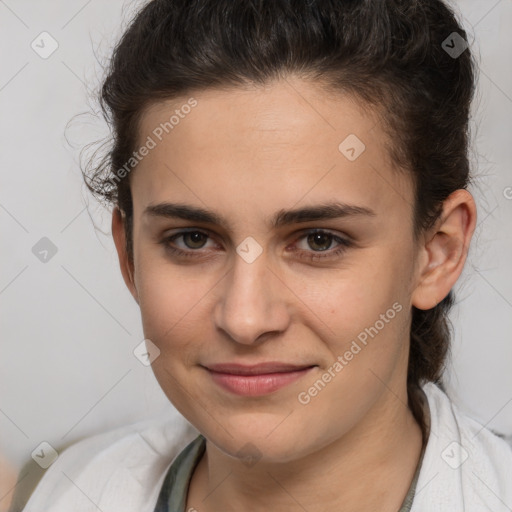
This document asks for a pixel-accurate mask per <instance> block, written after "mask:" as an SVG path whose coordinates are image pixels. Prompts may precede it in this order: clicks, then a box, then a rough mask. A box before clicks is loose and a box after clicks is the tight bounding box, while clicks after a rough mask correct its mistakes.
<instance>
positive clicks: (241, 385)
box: [205, 362, 317, 397]
mask: <svg viewBox="0 0 512 512" xmlns="http://www.w3.org/2000/svg"><path fill="white" fill-rule="evenodd" d="M316 367H317V365H302V364H299V365H297V364H289V363H279V362H265V363H259V364H255V365H251V366H248V365H242V364H235V363H222V364H212V365H209V366H208V367H205V369H206V370H207V371H208V373H209V375H210V378H211V379H212V381H213V382H214V383H215V384H217V385H218V386H219V387H220V388H221V389H223V390H224V391H228V392H230V393H231V394H235V395H239V396H246V397H256V396H262V395H267V394H269V393H273V392H276V391H278V390H279V389H281V388H284V387H286V386H288V385H290V384H292V383H293V382H295V381H297V380H299V379H301V378H303V377H305V376H306V375H307V374H308V373H309V372H310V371H312V370H313V368H316Z"/></svg>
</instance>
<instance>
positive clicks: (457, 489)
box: [412, 383, 512, 512]
mask: <svg viewBox="0 0 512 512" xmlns="http://www.w3.org/2000/svg"><path fill="white" fill-rule="evenodd" d="M422 388H423V391H424V392H425V394H426V396H427V399H428V405H429V410H430V416H431V432H430V435H429V440H428V444H427V448H426V451H425V456H424V461H423V464H422V467H421V470H420V476H419V479H418V483H417V497H418V499H417V500H416V498H415V502H414V505H416V502H417V503H418V504H419V505H423V506H425V505H427V504H428V506H429V509H428V510H431V511H433V512H434V511H438V510H439V511H444V510H465V511H467V512H472V511H480V510H495V511H496V512H498V511H501V510H503V511H504V510H510V509H509V508H507V507H505V506H504V503H507V505H508V506H510V505H512V447H511V446H510V445H509V444H508V443H507V442H506V441H505V440H504V439H502V438H501V437H499V436H497V435H496V434H494V433H493V432H491V431H490V430H489V429H487V428H486V427H485V426H484V425H481V424H480V423H479V422H477V421H476V420H474V419H473V418H471V417H469V416H467V415H466V414H464V413H463V412H462V410H461V409H460V408H459V407H458V406H457V405H456V404H455V403H453V402H452V401H451V400H450V398H449V397H448V396H447V394H446V393H445V392H444V391H443V390H441V389H440V388H439V387H438V386H436V385H435V384H433V383H428V384H425V385H424V386H423V387H422ZM448 505H449V507H448ZM446 507H448V508H446ZM450 507H451V508H450ZM415 510H421V507H420V508H417V509H416V508H412V511H415Z"/></svg>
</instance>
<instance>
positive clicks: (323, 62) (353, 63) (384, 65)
mask: <svg viewBox="0 0 512 512" xmlns="http://www.w3.org/2000/svg"><path fill="white" fill-rule="evenodd" d="M454 32H456V33H457V34H458V35H455V36H454V34H453V33H454ZM466 39H467V37H466V33H465V31H464V30H463V29H462V28H461V26H460V25H459V23H458V22H457V20H456V16H455V15H454V13H453V11H452V10H451V9H450V8H449V7H448V6H447V5H446V4H445V3H444V2H443V1H441V0H153V1H151V2H149V3H147V4H146V5H145V6H144V7H143V8H141V10H140V11H138V13H137V14H136V15H135V17H134V19H133V20H132V21H131V22H130V25H129V27H128V29H127V30H126V31H125V32H124V34H123V35H122V37H121V39H120V41H119V42H118V44H117V46H116V48H115V50H114V53H113V55H112V58H111V60H110V63H109V67H108V74H107V77H106V79H105V81H104V83H103V85H102V89H101V97H100V104H101V108H102V112H103V115H104V117H105V119H106V121H107V123H108V124H109V125H110V127H111V131H112V139H111V146H110V148H109V152H108V154H106V155H105V156H104V158H103V159H102V160H101V162H100V163H99V164H98V165H89V166H88V168H86V169H85V170H84V171H83V172H84V179H85V182H86V184H87V186H88V188H89V189H90V190H91V191H92V193H93V194H94V195H95V196H96V197H97V198H99V199H100V200H103V201H106V202H107V203H110V204H113V205H115V206H117V207H118V208H119V209H120V210H121V212H123V214H124V219H125V223H124V225H125V233H126V248H127V252H128V256H129V258H130V259H131V261H133V238H132V237H133V233H132V227H133V208H132V197H131V192H130V180H129V178H130V175H131V174H130V175H128V176H126V177H124V178H123V179H121V180H120V179H119V177H118V176H116V178H117V179H115V180H114V179H112V178H113V177H114V175H116V171H117V170H118V169H121V168H122V167H123V166H125V165H126V162H127V161H129V159H130V157H131V156H132V153H133V151H134V150H135V149H136V144H137V140H138V128H139V125H140V121H141V117H142V114H143V113H144V109H146V108H147V107H148V106H149V105H151V104H152V103H153V102H156V101H160V100H166V99H173V98H176V97H178V96H184V95H187V94H191V93H192V92H195V91H201V90H204V89H208V88H229V87H236V86H244V85H246V84H256V85H264V84H268V83H269V82H271V81H274V80H278V79H280V78H283V77H286V76H288V75H291V74H294V75H297V76H299V77H303V78H305V79H309V80H313V81H316V82H317V83H318V85H319V86H322V87H323V89H322V91H323V92H322V93H325V94H328V93H329V92H332V93H336V92H342V93H349V94H352V95H354V96H355V97H357V98H359V99H360V100H362V104H363V105H368V106H370V107H373V108H374V111H376V112H379V115H380V116H381V118H382V121H383V126H384V127H385V129H386V131H387V133H388V134H389V140H390V141H392V142H391V143H390V144H389V147H388V148H387V149H388V151H389V155H390V157H391V161H392V162H393V164H394V166H395V167H396V169H397V171H398V172H406V173H409V174H410V176H411V178H412V180H413V183H414V188H415V198H414V224H413V225H414V233H413V236H414V238H415V240H416V241H417V240H418V237H419V235H420V234H421V233H422V232H423V231H424V230H425V229H428V228H430V227H432V226H433V225H434V223H435V222H436V220H438V218H439V215H440V213H441V211H442V205H443V201H444V200H445V199H446V198H447V197H448V196H449V195H450V194H451V193H452V192H453V191H455V190H457V189H463V188H467V186H468V185H469V179H470V178H469V161H468V140H469V128H468V123H469V114H470V104H471V101H472V98H473V94H474V89H475V83H474V82H475V76H474V69H475V66H474V61H473V57H472V56H471V53H470V51H469V48H467V49H465V51H462V53H460V52H457V53H460V55H457V54H454V53H453V52H449V51H448V50H449V49H450V48H456V45H459V47H460V44H462V42H463V40H466ZM447 41H448V43H447ZM453 302H454V296H453V292H452V291H450V293H449V294H448V295H447V296H446V297H445V298H444V300H442V301H441V302H440V303H439V304H438V305H437V306H435V307H434V308H432V309H430V310H427V311H424V310H419V309H417V308H415V307H413V311H412V324H411V332H410V355H409V365H408V378H407V390H408V398H409V406H410V407H411V410H412V412H413V414H414V416H415V417H416V419H417V420H418V422H419V423H420V425H421V426H422V428H423V429H425V425H424V419H423V416H422V413H421V407H420V403H419V400H420V398H419V395H418V394H417V390H418V387H419V385H420V384H422V383H423V382H425V381H433V382H437V383H440V379H441V376H442V372H443V370H444V366H445V361H446V357H447V354H448V350H449V345H450V323H449V319H448V316H447V315H448V312H449V310H450V308H451V306H452V305H453Z"/></svg>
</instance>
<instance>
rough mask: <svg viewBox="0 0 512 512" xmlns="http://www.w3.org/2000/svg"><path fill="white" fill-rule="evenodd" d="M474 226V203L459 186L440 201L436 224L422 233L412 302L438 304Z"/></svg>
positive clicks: (453, 277)
mask: <svg viewBox="0 0 512 512" xmlns="http://www.w3.org/2000/svg"><path fill="white" fill-rule="evenodd" d="M475 226H476V205H475V201H474V199H473V197H472V195H471V194H470V193H469V192H468V191H467V190H463V189H459V190H456V191H455V192H453V193H452V194H451V195H450V196H449V197H448V198H447V199H446V200H445V202H444V205H443V212H442V214H441V217H440V219H439V220H438V222H437V223H436V225H435V226H434V227H433V228H432V229H431V230H429V232H428V233H426V234H425V238H424V243H423V247H422V248H421V254H420V262H421V263H420V265H419V268H418V271H417V272H418V274H417V280H416V283H417V285H416V288H415V289H414V291H413V294H412V305H413V306H415V307H416V308H418V309H423V310H428V309H432V308H433V307H435V306H436V305H437V304H439V303H440V302H441V301H442V300H443V299H444V298H445V297H446V296H447V295H448V293H449V292H450V290H451V289H452V287H453V286H454V284H455V283H456V281H457V279H458V278H459V276H460V274H461V272H462V269H463V268H464V264H465V262H466V258H467V253H468V250H469V244H470V242H471V237H472V236H473V232H474V230H475Z"/></svg>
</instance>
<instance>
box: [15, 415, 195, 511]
mask: <svg viewBox="0 0 512 512" xmlns="http://www.w3.org/2000/svg"><path fill="white" fill-rule="evenodd" d="M197 435H198V432H197V431H196V430H195V428H194V427H192V426H191V425H190V424H189V423H188V422H187V421H186V420H185V419H184V418H183V417H181V416H176V417H172V418H158V419H153V420H145V421H141V422H137V423H133V424H131V425H127V426H124V427H121V428H117V429H115V430H112V431H110V432H106V433H102V434H99V435H95V436H92V437H89V438H87V439H84V440H82V441H79V442H77V443H75V444H74V445H72V446H70V447H69V448H67V449H65V450H64V451H62V452H61V453H60V454H59V456H58V458H57V460H56V461H55V462H54V463H53V464H52V465H51V466H50V467H49V468H48V470H47V472H46V474H45V476H44V477H43V479H42V480H41V482H40V483H39V485H38V486H37V487H36V489H35V491H34V493H33V494H32V496H31V498H30V500H29V501H28V503H27V505H26V507H25V508H24V512H36V511H38V512H39V511H41V510H45V511H47V512H61V511H62V512H64V511H69V510H73V511H75V512H79V511H89V510H97V509H101V510H105V511H109V512H117V511H119V512H121V511H123V512H128V511H131V510H133V511H135V510H137V511H142V510H152V508H151V503H153V502H154V501H155V500H156V499H157V496H158V492H159V490H160V486H161V483H162V480H163V478H164V477H165V473H166V470H167V469H168V467H169V466H170V464H171V463H172V461H173V460H174V458H175V457H176V456H177V455H178V454H179V452H180V451H181V450H182V449H183V448H184V447H185V446H186V445H187V444H188V443H189V442H190V441H192V440H193V439H194V438H195V437H196V436H197Z"/></svg>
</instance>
